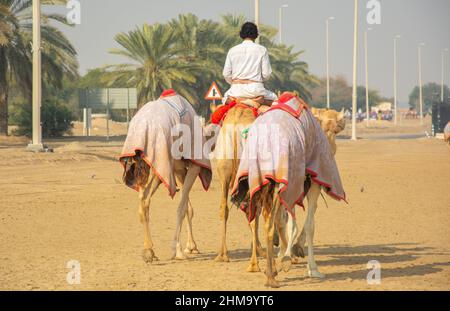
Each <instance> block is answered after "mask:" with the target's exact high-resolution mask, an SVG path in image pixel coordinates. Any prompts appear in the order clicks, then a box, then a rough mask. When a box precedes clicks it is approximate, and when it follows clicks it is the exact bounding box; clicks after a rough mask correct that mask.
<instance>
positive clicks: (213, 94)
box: [205, 82, 222, 100]
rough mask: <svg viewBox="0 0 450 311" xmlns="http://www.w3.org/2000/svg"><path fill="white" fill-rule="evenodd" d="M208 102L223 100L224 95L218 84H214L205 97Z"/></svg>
mask: <svg viewBox="0 0 450 311" xmlns="http://www.w3.org/2000/svg"><path fill="white" fill-rule="evenodd" d="M205 99H206V100H221V99H222V93H220V90H219V87H218V86H217V84H216V82H213V83H212V85H211V87H210V88H209V91H208V93H206V96H205Z"/></svg>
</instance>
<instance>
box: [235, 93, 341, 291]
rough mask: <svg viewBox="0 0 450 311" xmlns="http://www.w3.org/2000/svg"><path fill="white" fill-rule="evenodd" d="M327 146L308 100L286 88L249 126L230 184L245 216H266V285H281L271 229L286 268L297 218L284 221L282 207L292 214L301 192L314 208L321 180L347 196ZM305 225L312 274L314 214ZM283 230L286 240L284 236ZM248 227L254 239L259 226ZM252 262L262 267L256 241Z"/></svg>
mask: <svg viewBox="0 0 450 311" xmlns="http://www.w3.org/2000/svg"><path fill="white" fill-rule="evenodd" d="M268 128H270V130H268ZM330 149H331V148H330V145H329V143H328V142H327V138H326V137H325V134H324V132H323V131H322V129H321V127H320V125H319V123H318V122H317V120H316V119H315V118H314V116H313V115H312V113H311V111H310V110H309V108H308V106H307V105H306V104H305V103H304V102H303V101H302V100H301V99H299V98H298V96H296V95H295V94H294V93H290V92H286V93H284V94H282V95H281V96H280V98H279V99H278V101H276V102H275V103H274V105H273V106H272V108H271V109H270V110H269V111H268V112H266V113H265V114H263V115H262V116H261V117H259V118H258V119H257V120H256V121H255V122H254V123H253V125H252V127H251V128H250V130H249V133H248V141H247V143H246V145H245V146H244V150H243V152H242V158H241V161H240V165H239V169H238V172H237V175H236V181H235V184H234V186H233V190H232V201H233V203H235V204H238V205H241V208H242V209H243V210H245V211H246V213H247V216H248V220H249V222H251V221H254V219H257V218H258V217H259V215H260V214H261V213H262V214H263V216H264V220H265V233H266V240H267V251H266V258H267V268H266V277H267V281H266V286H269V287H278V286H279V285H278V283H277V281H276V280H275V276H276V275H277V273H278V271H277V267H276V265H275V259H274V250H273V239H274V234H275V229H276V230H277V231H278V235H279V237H280V240H281V250H280V253H279V257H281V258H280V261H281V266H282V269H283V270H284V271H288V270H289V268H290V264H291V249H292V246H293V245H292V244H293V241H294V239H293V238H292V237H293V236H295V233H296V223H295V220H294V221H293V222H287V221H286V212H285V210H287V211H288V212H289V215H291V218H292V219H294V218H293V217H294V215H295V214H294V213H295V211H294V207H295V205H296V204H299V205H302V201H303V198H304V197H305V196H306V197H307V198H308V203H309V205H310V208H311V209H315V206H314V204H317V198H318V196H319V194H320V190H321V188H320V187H321V186H325V190H326V192H327V194H329V195H330V196H332V197H334V198H336V199H339V200H341V199H343V200H345V193H344V191H343V188H342V184H341V180H340V176H339V172H338V169H337V166H336V163H335V160H334V157H333V155H332V153H331V150H330ZM311 215H313V214H311ZM286 223H287V224H288V226H286ZM305 230H306V238H307V240H308V243H309V246H311V247H310V248H309V251H310V254H311V256H310V258H311V259H312V260H311V261H309V262H308V270H309V274H310V275H311V276H314V277H316V276H319V273H318V271H317V265H316V264H315V262H314V256H313V249H312V239H313V232H314V218H313V217H312V216H309V218H308V219H307V221H306V223H305ZM286 231H288V232H287V236H288V237H289V238H290V239H289V240H287V239H286ZM289 231H291V232H289ZM252 233H253V241H255V240H256V238H257V231H256V230H252ZM254 244H255V243H254ZM250 267H251V268H252V270H253V271H259V270H260V269H259V265H258V258H257V256H256V247H255V245H254V247H253V249H252V258H251V263H250ZM316 272H317V273H316Z"/></svg>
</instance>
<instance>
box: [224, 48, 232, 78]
mask: <svg viewBox="0 0 450 311" xmlns="http://www.w3.org/2000/svg"><path fill="white" fill-rule="evenodd" d="M223 77H224V78H225V81H227V82H228V83H229V84H232V83H233V70H232V68H231V57H230V53H228V55H227V59H226V61H225V66H224V67H223Z"/></svg>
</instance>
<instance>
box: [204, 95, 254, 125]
mask: <svg viewBox="0 0 450 311" xmlns="http://www.w3.org/2000/svg"><path fill="white" fill-rule="evenodd" d="M232 108H241V109H251V110H252V112H253V116H254V117H255V118H257V117H258V116H259V113H258V109H256V108H255V107H250V106H248V105H245V104H242V103H238V102H237V101H236V100H233V101H232V102H231V103H229V104H227V105H224V106H221V107H219V108H217V110H216V111H215V112H214V113H213V114H212V115H211V123H213V124H216V125H220V124H221V123H222V122H223V120H225V118H226V117H227V114H228V112H229V111H230V110H231V109H232Z"/></svg>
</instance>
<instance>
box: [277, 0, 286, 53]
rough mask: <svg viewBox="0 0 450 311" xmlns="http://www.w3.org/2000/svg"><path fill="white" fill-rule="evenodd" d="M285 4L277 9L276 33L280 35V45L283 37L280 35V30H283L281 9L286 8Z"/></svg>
mask: <svg viewBox="0 0 450 311" xmlns="http://www.w3.org/2000/svg"><path fill="white" fill-rule="evenodd" d="M287 7H288V5H287V4H283V5H282V6H280V7H279V8H278V31H279V33H280V44H282V43H283V35H282V28H283V8H287Z"/></svg>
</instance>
